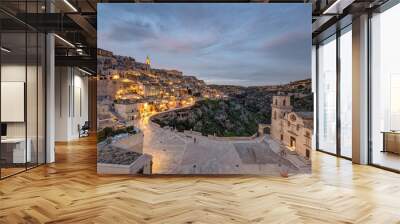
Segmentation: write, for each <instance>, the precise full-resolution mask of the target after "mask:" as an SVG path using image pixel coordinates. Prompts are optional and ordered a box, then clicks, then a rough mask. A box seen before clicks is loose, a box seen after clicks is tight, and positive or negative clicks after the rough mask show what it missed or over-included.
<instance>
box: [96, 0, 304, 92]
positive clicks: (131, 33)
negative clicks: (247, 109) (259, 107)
mask: <svg viewBox="0 0 400 224" xmlns="http://www.w3.org/2000/svg"><path fill="white" fill-rule="evenodd" d="M101 5H102V6H101V7H100V8H99V16H98V18H99V20H98V30H99V39H98V46H99V47H103V48H106V49H108V50H111V51H114V52H115V53H116V54H120V55H128V56H132V57H134V58H136V59H137V60H138V61H141V60H144V58H145V57H146V55H149V56H150V57H151V58H152V65H153V66H154V67H159V68H174V69H178V70H182V71H183V72H184V73H185V74H195V75H196V76H198V77H199V78H200V79H205V80H209V82H215V83H219V84H222V83H223V82H226V83H230V84H234V83H236V84H242V85H262V84H268V83H285V82H288V81H292V80H295V79H302V78H306V77H310V76H311V75H310V73H311V72H310V71H311V68H310V66H311V25H310V20H311V18H310V15H311V8H310V7H309V5H305V4H296V5H293V4H274V5H271V4H263V5H258V4H101ZM115 15H117V16H115ZM282 15H284V16H282Z"/></svg>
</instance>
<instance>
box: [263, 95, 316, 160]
mask: <svg viewBox="0 0 400 224" xmlns="http://www.w3.org/2000/svg"><path fill="white" fill-rule="evenodd" d="M271 107H272V117H271V137H272V138H273V139H275V140H277V141H279V142H280V143H281V144H282V145H284V146H286V147H287V148H288V149H289V150H291V151H294V152H296V153H297V154H299V155H301V156H303V157H305V158H307V159H309V158H310V154H311V147H312V132H313V113H312V112H294V111H293V106H292V105H291V101H290V96H286V95H285V96H274V97H273V98H272V105H271Z"/></svg>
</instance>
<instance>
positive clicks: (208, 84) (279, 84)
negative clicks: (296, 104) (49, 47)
mask: <svg viewBox="0 0 400 224" xmlns="http://www.w3.org/2000/svg"><path fill="white" fill-rule="evenodd" d="M100 49H102V50H105V51H109V52H112V53H113V55H114V56H121V57H130V58H133V59H135V61H136V62H139V63H144V62H143V61H137V59H136V57H134V56H132V55H120V54H114V52H113V51H111V50H108V49H103V48H100ZM150 58H151V57H150ZM151 68H152V69H163V70H176V71H180V72H182V75H183V76H194V77H196V78H197V79H198V80H202V79H199V78H198V77H197V76H196V75H194V74H185V73H184V71H181V70H180V69H178V68H168V69H167V68H153V67H151ZM308 79H310V80H311V77H309V78H303V79H296V80H291V81H289V82H284V83H278V84H264V85H254V86H244V85H233V84H216V83H207V82H206V81H204V80H202V81H204V82H205V83H206V84H207V86H210V85H215V86H239V87H246V88H248V87H265V86H275V85H278V86H281V85H286V84H289V83H291V82H296V81H302V80H308Z"/></svg>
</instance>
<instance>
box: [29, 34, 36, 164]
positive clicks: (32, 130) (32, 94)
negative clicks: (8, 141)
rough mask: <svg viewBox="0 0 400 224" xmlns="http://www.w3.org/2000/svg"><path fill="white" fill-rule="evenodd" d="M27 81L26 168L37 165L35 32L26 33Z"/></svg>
mask: <svg viewBox="0 0 400 224" xmlns="http://www.w3.org/2000/svg"><path fill="white" fill-rule="evenodd" d="M27 38H28V41H27V44H28V45H27V48H28V51H27V53H28V55H27V59H28V61H27V76H26V78H27V80H26V91H27V94H26V114H27V123H26V124H27V142H28V144H29V145H28V150H30V153H29V154H28V155H29V156H30V158H29V160H28V164H27V166H28V168H30V167H34V166H36V165H37V157H38V154H37V148H38V143H37V132H38V123H37V122H38V120H37V103H38V102H37V98H38V94H37V93H38V92H37V90H38V88H37V80H38V77H37V76H38V67H37V63H38V56H37V54H38V49H37V46H38V35H37V33H36V32H29V33H27Z"/></svg>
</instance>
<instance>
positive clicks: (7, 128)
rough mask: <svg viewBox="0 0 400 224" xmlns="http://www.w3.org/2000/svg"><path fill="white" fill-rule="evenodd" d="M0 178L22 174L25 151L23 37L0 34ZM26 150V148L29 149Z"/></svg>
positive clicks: (24, 45) (24, 42) (24, 40)
mask: <svg viewBox="0 0 400 224" xmlns="http://www.w3.org/2000/svg"><path fill="white" fill-rule="evenodd" d="M1 46H2V48H3V49H7V50H1V54H2V55H1V124H2V129H3V130H2V139H1V167H2V168H1V174H2V177H5V176H9V175H12V174H15V173H18V172H21V171H24V170H25V165H26V161H27V160H28V161H29V159H30V154H29V153H30V151H29V150H28V151H27V150H26V146H27V144H26V120H25V91H26V74H27V73H26V69H27V67H26V33H25V32H20V33H2V34H1ZM28 149H29V147H28Z"/></svg>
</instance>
